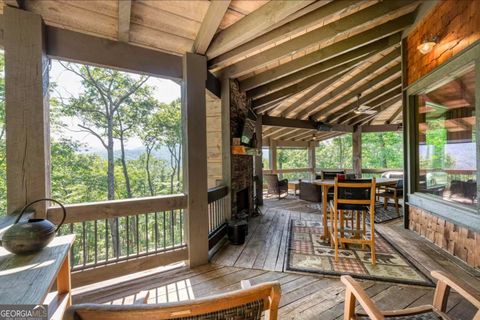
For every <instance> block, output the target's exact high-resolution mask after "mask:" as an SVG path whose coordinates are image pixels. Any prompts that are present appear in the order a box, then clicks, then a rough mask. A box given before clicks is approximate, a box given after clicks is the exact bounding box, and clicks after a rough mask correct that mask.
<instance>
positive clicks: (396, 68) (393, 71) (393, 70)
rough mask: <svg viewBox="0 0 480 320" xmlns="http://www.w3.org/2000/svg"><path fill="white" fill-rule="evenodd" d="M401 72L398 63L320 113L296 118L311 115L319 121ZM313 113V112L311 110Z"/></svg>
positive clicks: (305, 114)
mask: <svg viewBox="0 0 480 320" xmlns="http://www.w3.org/2000/svg"><path fill="white" fill-rule="evenodd" d="M400 71H401V66H400V63H397V64H395V65H394V66H392V67H391V68H389V69H388V70H387V71H385V72H382V73H381V74H379V75H377V76H376V77H375V78H373V79H371V80H370V81H369V82H367V83H366V84H364V85H361V86H359V87H356V88H355V89H354V90H353V91H352V92H350V93H348V94H346V95H344V96H342V97H341V98H339V99H337V100H335V101H333V102H332V103H330V104H329V105H327V106H326V107H324V108H322V109H321V110H320V111H316V112H315V113H314V114H312V112H311V111H310V112H308V113H303V115H302V116H300V115H299V116H298V117H299V118H307V117H308V116H310V115H312V117H313V118H314V119H320V118H321V117H322V116H324V115H327V114H329V113H330V112H331V111H332V110H335V109H336V108H337V107H338V106H339V105H342V104H343V103H345V102H347V101H349V100H351V99H353V98H355V97H356V96H357V95H358V94H359V93H362V92H364V91H366V90H368V89H370V88H371V87H373V86H375V85H377V84H379V83H381V82H383V81H385V80H387V79H388V78H390V77H393V76H394V75H396V74H399V73H400ZM312 111H314V110H312Z"/></svg>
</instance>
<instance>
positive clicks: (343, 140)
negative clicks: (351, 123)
mask: <svg viewBox="0 0 480 320" xmlns="http://www.w3.org/2000/svg"><path fill="white" fill-rule="evenodd" d="M352 151H353V150H352V135H351V134H344V135H341V136H338V137H335V138H330V139H328V140H323V141H320V142H319V144H318V147H317V148H316V150H315V159H316V168H317V169H351V168H352Z"/></svg>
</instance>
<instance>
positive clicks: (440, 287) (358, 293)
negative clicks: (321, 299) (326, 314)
mask: <svg viewBox="0 0 480 320" xmlns="http://www.w3.org/2000/svg"><path fill="white" fill-rule="evenodd" d="M431 275H432V277H434V278H435V279H437V280H438V282H437V287H436V289H435V294H434V296H433V302H432V304H429V305H423V306H418V307H410V308H407V309H403V310H393V311H382V310H380V308H379V307H378V306H377V305H376V304H375V302H373V301H372V300H371V299H370V298H369V297H368V295H367V294H366V292H365V290H363V288H362V287H361V286H360V284H359V283H358V282H356V281H355V280H353V278H352V277H350V276H342V277H341V279H342V282H343V283H344V284H345V286H346V287H347V288H346V290H345V309H344V314H343V319H344V320H352V319H359V320H360V319H372V320H383V319H391V320H394V319H396V320H407V319H412V320H440V319H449V317H448V316H447V315H446V314H445V312H446V309H447V300H448V294H449V292H450V289H453V290H455V292H457V293H458V294H460V295H461V296H462V297H463V298H465V299H466V300H468V301H469V302H470V303H471V304H473V306H474V307H476V308H477V309H478V311H477V313H476V314H475V316H474V318H473V319H474V320H479V319H480V291H479V290H478V289H474V288H473V287H472V286H470V285H469V284H468V283H466V282H464V281H461V280H460V279H457V278H455V277H453V276H451V275H447V274H446V273H444V272H441V271H432V273H431ZM357 301H358V303H359V304H360V306H361V307H362V308H363V310H364V312H363V313H360V312H358V313H356V312H355V304H356V302H357Z"/></svg>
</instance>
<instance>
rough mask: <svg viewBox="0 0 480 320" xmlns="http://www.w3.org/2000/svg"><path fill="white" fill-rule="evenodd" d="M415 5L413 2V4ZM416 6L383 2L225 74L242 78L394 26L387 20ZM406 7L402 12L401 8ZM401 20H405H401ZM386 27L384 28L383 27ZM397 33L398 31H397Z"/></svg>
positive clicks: (250, 59)
mask: <svg viewBox="0 0 480 320" xmlns="http://www.w3.org/2000/svg"><path fill="white" fill-rule="evenodd" d="M411 2H413V1H411ZM417 5H418V4H417V3H414V4H413V5H412V3H410V4H407V6H405V5H404V3H403V2H399V1H384V2H380V3H378V4H376V5H373V6H371V7H368V8H366V9H364V10H362V11H360V12H358V13H355V14H352V15H350V16H347V17H344V18H342V19H340V20H338V21H335V22H332V23H329V24H327V25H325V26H324V27H321V28H318V29H316V30H313V31H311V32H308V33H306V34H304V35H301V36H299V37H296V38H293V39H291V40H289V41H286V42H283V43H281V44H279V45H277V46H275V47H273V48H270V49H267V50H264V51H262V52H260V53H258V54H255V55H253V56H251V57H248V58H246V59H244V60H241V61H239V62H237V63H235V64H233V65H231V66H229V67H227V68H225V69H224V70H223V71H222V72H223V74H225V75H227V76H229V77H233V78H235V77H239V76H242V75H244V74H247V73H249V72H251V71H254V70H256V69H260V68H262V67H265V66H266V65H268V64H269V63H271V62H272V61H274V60H276V59H281V58H285V57H287V56H290V55H292V53H294V52H298V51H299V50H306V49H309V48H311V47H313V46H315V45H316V44H318V43H322V42H325V41H330V40H331V39H334V37H338V35H339V34H342V33H346V32H348V33H355V32H358V30H361V29H362V28H361V26H362V27H363V29H364V30H365V29H371V28H373V27H375V26H378V25H382V26H385V25H393V24H390V22H386V23H383V22H385V19H388V20H391V19H394V18H396V16H397V17H398V16H399V15H402V14H406V13H409V12H411V11H413V10H414V9H415V8H416V7H417ZM402 7H403V8H402ZM400 18H402V17H400ZM382 23H383V24H382ZM395 31H398V30H395Z"/></svg>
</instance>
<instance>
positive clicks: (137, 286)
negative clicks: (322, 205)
mask: <svg viewBox="0 0 480 320" xmlns="http://www.w3.org/2000/svg"><path fill="white" fill-rule="evenodd" d="M294 202H295V201H292V200H281V201H276V200H272V201H269V202H267V203H266V205H265V207H264V208H263V210H264V215H263V216H260V217H257V218H254V219H251V220H250V222H249V224H250V226H249V227H250V230H249V235H248V237H247V241H246V244H245V245H243V246H230V245H226V246H224V247H223V248H222V249H221V250H220V251H219V252H218V253H217V254H216V255H215V256H214V258H213V259H212V263H211V264H209V265H205V266H201V267H198V268H194V269H188V268H186V267H181V268H177V269H173V270H169V271H166V272H161V273H145V274H144V275H142V276H140V277H138V278H137V279H134V280H126V281H124V282H120V283H115V284H113V285H111V284H110V285H107V286H106V285H100V286H99V285H97V286H92V287H91V289H92V290H90V291H85V290H81V292H80V291H78V292H77V294H75V295H74V302H75V303H79V302H100V303H106V302H110V303H112V302H113V303H119V304H121V303H131V301H133V295H134V294H135V293H136V292H138V291H140V290H143V289H150V290H151V291H150V300H149V303H157V302H158V303H160V302H167V301H168V302H173V301H179V300H186V299H193V298H198V297H204V296H207V295H211V294H215V293H219V292H226V291H230V290H235V289H238V288H239V287H240V281H241V280H244V279H249V280H251V282H252V283H254V284H255V283H259V282H263V281H271V280H276V281H279V282H280V283H281V284H282V299H281V304H280V306H281V307H280V319H338V318H341V317H342V315H343V300H344V287H343V285H342V284H341V282H340V281H339V279H338V278H332V277H328V278H327V277H322V276H317V275H303V274H297V273H290V272H284V270H283V268H284V267H283V264H284V257H285V251H286V245H287V244H286V241H287V226H288V221H289V219H290V218H293V217H297V218H300V219H315V218H318V215H315V214H308V213H301V212H295V211H290V210H271V208H273V207H277V208H278V207H281V208H282V209H288V208H289V207H290V208H292V207H295V203H294ZM378 230H380V231H381V232H382V234H383V235H384V236H387V237H388V238H389V239H390V240H392V241H396V243H398V244H399V245H400V246H401V247H402V248H403V249H404V251H406V252H408V253H409V254H410V255H411V257H412V258H413V260H414V262H415V263H416V264H417V266H418V267H420V268H421V269H424V270H434V269H437V270H438V269H440V270H445V271H447V272H450V273H455V275H456V276H457V277H461V278H463V279H464V280H466V281H468V282H469V283H470V284H472V285H474V286H477V287H480V278H479V277H478V274H475V272H474V271H473V270H470V269H468V268H464V267H463V266H462V265H461V264H459V263H457V262H454V261H452V260H451V258H449V257H448V256H447V255H446V254H445V253H443V252H442V251H441V250H440V249H438V248H435V247H434V246H433V245H432V244H430V243H429V242H428V241H426V240H424V239H422V238H420V237H418V236H417V235H415V234H414V233H412V232H410V231H407V230H404V229H403V228H402V227H401V222H400V221H395V222H391V223H388V224H382V225H378ZM362 284H363V286H364V287H365V288H366V291H367V293H368V294H369V295H370V296H372V297H373V299H374V300H375V301H377V303H378V304H379V305H380V306H381V307H382V308H384V309H396V308H405V307H408V306H416V305H421V304H426V303H431V301H432V297H433V289H431V288H426V287H418V286H407V285H398V284H389V283H385V282H374V281H363V282H362ZM448 312H449V314H450V315H451V316H452V318H454V319H471V318H472V317H473V315H474V313H475V310H474V308H473V306H471V305H470V304H469V303H468V302H466V301H465V300H463V299H461V298H460V297H459V295H457V294H456V293H453V294H451V296H450V300H449V307H448Z"/></svg>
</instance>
